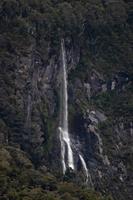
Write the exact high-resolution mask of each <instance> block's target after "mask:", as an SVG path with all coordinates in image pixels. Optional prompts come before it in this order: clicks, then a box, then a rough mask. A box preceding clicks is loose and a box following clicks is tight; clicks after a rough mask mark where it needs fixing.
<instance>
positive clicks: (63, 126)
mask: <svg viewBox="0 0 133 200" xmlns="http://www.w3.org/2000/svg"><path fill="white" fill-rule="evenodd" d="M61 54H62V91H61V96H62V98H61V119H60V127H59V131H60V142H61V157H62V166H63V173H64V174H65V172H66V169H67V167H69V168H71V169H72V170H74V160H73V151H72V148H71V141H70V136H69V133H68V94H67V72H66V55H65V46H64V40H62V41H61ZM66 148H67V152H66Z"/></svg>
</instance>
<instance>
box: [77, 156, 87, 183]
mask: <svg viewBox="0 0 133 200" xmlns="http://www.w3.org/2000/svg"><path fill="white" fill-rule="evenodd" d="M79 158H80V160H81V163H82V166H83V169H84V171H85V174H86V183H88V178H89V173H88V169H87V165H86V163H85V160H84V158H83V156H82V155H81V154H79Z"/></svg>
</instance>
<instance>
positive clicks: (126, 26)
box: [0, 0, 133, 200]
mask: <svg viewBox="0 0 133 200" xmlns="http://www.w3.org/2000/svg"><path fill="white" fill-rule="evenodd" d="M49 2H50V3H48V2H47V3H46V5H45V6H43V5H42V4H41V1H40V3H37V2H32V1H31V2H30V3H26V4H25V3H24V2H23V3H21V2H20V1H15V0H14V1H13V0H12V1H11V2H9V3H8V1H6V2H5V3H4V1H2V2H1V3H0V6H1V7H0V12H1V16H0V19H1V31H0V55H1V56H0V117H1V119H0V144H1V145H7V144H8V145H10V146H13V147H17V148H20V149H21V150H23V151H25V152H26V153H27V154H28V155H29V157H30V158H31V160H32V162H33V164H34V165H35V167H37V168H39V169H42V170H44V171H45V170H46V169H48V170H50V171H52V172H55V173H57V172H61V171H62V165H61V153H60V151H61V145H60V140H59V132H58V127H59V119H60V88H61V67H62V66H61V65H62V64H61V63H62V62H61V46H60V43H61V39H62V38H64V41H65V48H66V60H67V74H68V109H69V130H70V137H71V144H72V149H73V153H74V164H75V169H76V170H75V172H74V173H75V176H76V178H75V180H76V181H77V182H78V181H79V182H86V175H87V179H88V181H87V183H85V184H87V185H88V186H89V187H93V188H94V189H96V190H97V191H100V192H102V193H103V194H111V195H112V196H113V197H114V199H120V200H125V199H129V200H130V199H132V195H133V191H132V179H133V174H132V168H133V157H132V156H133V149H132V146H133V137H132V136H133V118H132V111H133V110H132V107H133V104H132V100H133V95H132V74H133V71H132V46H131V42H130V40H131V35H132V26H131V24H132V14H131V4H132V3H131V2H129V1H122V0H121V1H117V2H114V1H102V0H99V1H96V2H92V1H91V0H90V1H88V2H87V3H86V2H84V1H82V3H81V4H80V3H79V2H78V3H77V2H75V1H72V3H70V2H68V1H65V2H60V1H59V3H57V2H56V4H57V9H56V8H55V5H54V3H55V2H54V3H53V1H49ZM43 3H44V2H43ZM36 4H37V5H36ZM44 4H45V3H44ZM83 4H85V5H83ZM13 8H14V9H13ZM46 8H47V9H48V11H47V9H46ZM13 10H14V11H13ZM49 12H50V13H51V15H50V16H49ZM9 25H10V27H9ZM10 28H11V31H10ZM127 52H128V53H127Z"/></svg>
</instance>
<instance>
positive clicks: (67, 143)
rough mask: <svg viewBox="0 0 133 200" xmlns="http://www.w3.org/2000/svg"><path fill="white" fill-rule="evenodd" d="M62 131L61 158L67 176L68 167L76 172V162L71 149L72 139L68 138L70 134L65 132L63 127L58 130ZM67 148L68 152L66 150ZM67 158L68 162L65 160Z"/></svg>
mask: <svg viewBox="0 0 133 200" xmlns="http://www.w3.org/2000/svg"><path fill="white" fill-rule="evenodd" d="M58 129H59V131H60V142H61V157H62V165H63V173H64V174H65V172H66V169H67V167H66V166H68V167H69V168H70V169H72V170H73V171H74V170H75V167H74V160H73V152H72V149H71V144H70V139H69V137H68V132H67V131H66V130H63V129H62V128H61V127H59V128H58ZM65 147H67V152H66V148H65ZM66 157H67V160H66V159H65V158H66Z"/></svg>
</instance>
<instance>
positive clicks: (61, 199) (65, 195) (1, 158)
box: [0, 146, 112, 200]
mask: <svg viewBox="0 0 133 200" xmlns="http://www.w3.org/2000/svg"><path fill="white" fill-rule="evenodd" d="M0 188H1V190H0V198H1V199H4V200H8V199H13V200H21V199H22V200H36V199H37V200H81V199H83V200H112V199H111V198H110V197H102V196H101V194H100V193H96V192H94V191H90V190H88V189H85V188H82V187H79V186H77V185H75V184H73V183H70V182H68V181H67V182H63V181H61V180H60V181H59V180H58V179H57V178H55V177H54V176H53V175H52V174H50V173H49V172H45V173H42V172H41V171H40V170H36V169H35V168H34V167H33V165H32V162H31V161H30V160H29V158H28V157H27V155H26V153H24V152H23V151H20V150H19V149H17V148H13V147H9V146H1V147H0Z"/></svg>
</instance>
